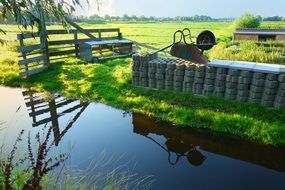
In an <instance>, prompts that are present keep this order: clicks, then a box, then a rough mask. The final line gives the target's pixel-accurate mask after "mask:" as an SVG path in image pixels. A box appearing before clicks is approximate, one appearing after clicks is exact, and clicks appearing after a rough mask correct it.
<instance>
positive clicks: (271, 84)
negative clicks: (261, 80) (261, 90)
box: [265, 80, 279, 89]
mask: <svg viewBox="0 0 285 190" xmlns="http://www.w3.org/2000/svg"><path fill="white" fill-rule="evenodd" d="M278 85H279V83H278V82H277V81H270V80H266V81H265V88H269V89H277V88H278Z"/></svg>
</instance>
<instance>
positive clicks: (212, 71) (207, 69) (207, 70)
mask: <svg viewBox="0 0 285 190" xmlns="http://www.w3.org/2000/svg"><path fill="white" fill-rule="evenodd" d="M216 72H217V68H216V67H206V73H216Z"/></svg>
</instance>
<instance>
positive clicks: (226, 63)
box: [208, 60, 232, 68]
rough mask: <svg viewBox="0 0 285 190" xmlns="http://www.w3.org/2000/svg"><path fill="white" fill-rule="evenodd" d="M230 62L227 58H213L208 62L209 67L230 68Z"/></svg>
mask: <svg viewBox="0 0 285 190" xmlns="http://www.w3.org/2000/svg"><path fill="white" fill-rule="evenodd" d="M231 65H232V62H231V61H229V60H214V61H211V62H209V63H208V66H210V67H222V68H230V66H231Z"/></svg>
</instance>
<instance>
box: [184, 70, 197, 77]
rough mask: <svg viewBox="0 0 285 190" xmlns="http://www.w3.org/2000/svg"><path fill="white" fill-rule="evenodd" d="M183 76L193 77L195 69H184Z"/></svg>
mask: <svg viewBox="0 0 285 190" xmlns="http://www.w3.org/2000/svg"><path fill="white" fill-rule="evenodd" d="M185 76H189V77H194V76H195V71H193V70H192V71H185Z"/></svg>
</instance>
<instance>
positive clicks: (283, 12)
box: [76, 0, 285, 18]
mask: <svg viewBox="0 0 285 190" xmlns="http://www.w3.org/2000/svg"><path fill="white" fill-rule="evenodd" d="M81 1H83V0H81ZM91 1H92V0H91ZM101 1H102V4H101V11H100V12H99V13H98V11H97V10H96V8H95V7H96V6H91V7H90V8H87V7H85V8H84V10H82V9H81V8H77V11H76V14H77V15H85V16H90V15H92V14H99V15H105V14H109V15H114V16H117V15H118V16H121V15H123V14H124V13H126V14H128V15H138V16H140V15H145V16H156V17H175V16H193V15H195V14H198V15H209V16H211V17H214V18H221V17H238V16H240V15H241V14H243V13H245V12H250V13H253V14H255V15H261V16H264V17H265V16H275V15H277V16H285V0H101Z"/></svg>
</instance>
